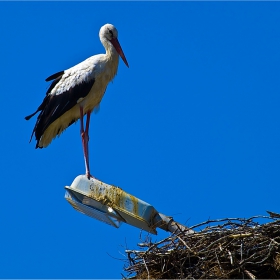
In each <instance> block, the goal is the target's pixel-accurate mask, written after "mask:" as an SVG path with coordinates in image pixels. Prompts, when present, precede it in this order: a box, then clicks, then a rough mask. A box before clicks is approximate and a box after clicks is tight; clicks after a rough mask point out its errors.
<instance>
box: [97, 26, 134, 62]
mask: <svg viewBox="0 0 280 280" xmlns="http://www.w3.org/2000/svg"><path fill="white" fill-rule="evenodd" d="M99 37H100V40H101V42H102V43H103V45H104V47H105V48H106V49H107V47H106V45H107V42H108V41H109V42H110V43H111V44H112V45H113V47H114V48H115V50H116V51H117V53H118V54H119V55H120V57H121V58H122V60H123V62H124V63H125V64H126V66H127V67H129V66H128V62H127V60H126V58H125V55H124V53H123V50H122V48H121V45H120V43H119V41H118V30H117V28H116V27H115V26H114V25H112V24H110V23H107V24H105V25H103V26H102V27H101V28H100V31H99Z"/></svg>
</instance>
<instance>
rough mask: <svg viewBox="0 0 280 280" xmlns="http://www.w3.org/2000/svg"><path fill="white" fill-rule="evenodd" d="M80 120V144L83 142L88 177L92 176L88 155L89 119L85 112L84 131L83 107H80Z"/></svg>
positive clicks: (88, 114)
mask: <svg viewBox="0 0 280 280" xmlns="http://www.w3.org/2000/svg"><path fill="white" fill-rule="evenodd" d="M80 121H81V137H82V144H83V151H84V159H85V166H86V175H87V177H88V178H90V177H93V176H91V174H90V170H89V156H88V141H89V136H88V131H89V121H90V113H89V112H88V113H87V122H86V130H85V131H84V111H83V107H80Z"/></svg>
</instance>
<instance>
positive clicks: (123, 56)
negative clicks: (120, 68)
mask: <svg viewBox="0 0 280 280" xmlns="http://www.w3.org/2000/svg"><path fill="white" fill-rule="evenodd" d="M111 43H112V45H113V46H114V48H115V49H116V51H117V52H118V54H119V55H120V57H121V58H122V60H123V62H124V63H125V65H126V66H127V67H129V65H128V62H127V60H126V58H125V55H124V53H123V50H122V47H121V45H120V43H119V41H118V39H117V38H113V39H112V40H111Z"/></svg>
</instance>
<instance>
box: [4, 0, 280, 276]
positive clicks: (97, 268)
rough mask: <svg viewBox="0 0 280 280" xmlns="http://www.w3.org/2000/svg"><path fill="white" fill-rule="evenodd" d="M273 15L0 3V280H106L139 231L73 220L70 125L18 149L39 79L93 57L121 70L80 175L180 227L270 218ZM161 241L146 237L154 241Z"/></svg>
mask: <svg viewBox="0 0 280 280" xmlns="http://www.w3.org/2000/svg"><path fill="white" fill-rule="evenodd" d="M279 15H280V3H279V2H269V3H265V2H254V3H252V2H206V3H205V2H198V3H194V2H176V3H172V2H25V3H20V2H10V3H9V2H1V3H0V24H1V26H2V28H1V36H0V44H1V81H2V82H1V104H2V106H1V119H2V121H1V128H2V129H1V131H2V134H1V135H2V145H1V147H0V149H1V157H0V162H1V171H2V172H1V181H2V182H1V197H2V199H1V228H0V231H1V241H0V242H1V250H0V260H1V268H0V277H1V278H119V277H121V273H124V272H123V265H124V263H123V262H122V261H119V260H116V259H115V258H117V259H123V258H124V256H123V255H122V254H123V253H124V250H125V248H126V247H128V248H130V249H133V248H136V244H137V242H139V236H140V231H139V230H138V229H135V228H132V227H130V226H128V225H126V224H123V225H122V227H121V228H120V229H115V228H113V227H110V226H107V225H105V224H102V223H100V222H98V221H95V220H93V219H91V218H89V217H87V216H85V215H82V214H80V213H78V212H76V211H74V209H73V208H72V207H71V206H70V205H69V204H68V203H67V202H66V200H65V199H64V193H65V190H64V186H66V185H70V184H71V182H72V181H73V179H74V178H75V177H76V176H77V175H79V174H83V173H84V171H85V169H84V161H83V153H82V145H81V140H80V135H79V123H77V124H76V125H72V126H71V127H70V128H69V129H68V130H67V131H66V132H65V133H63V134H62V135H61V137H59V138H58V139H56V140H54V141H53V142H52V144H51V145H50V146H49V147H48V148H46V149H42V150H35V149H34V147H35V141H34V140H33V141H32V143H31V144H29V143H28V141H29V137H30V134H31V132H32V129H33V126H34V124H35V119H34V118H33V119H31V120H30V121H29V122H27V121H25V120H24V116H26V115H28V114H30V113H32V112H34V110H35V109H36V108H37V106H38V105H39V104H40V103H41V101H42V99H43V98H44V96H45V92H46V90H47V88H48V84H47V83H46V82H45V81H44V80H45V78H46V77H48V76H49V75H51V74H53V73H55V72H57V71H60V70H64V69H67V68H69V67H71V66H73V65H75V64H77V63H79V62H80V61H82V60H84V59H86V58H87V57H89V56H91V55H94V54H97V53H102V52H104V49H103V46H102V45H101V43H100V41H99V38H98V32H99V28H100V27H101V26H102V25H103V24H105V23H112V24H114V25H115V26H116V27H117V28H118V31H119V41H120V43H121V45H122V48H123V50H124V52H125V55H126V57H127V60H128V62H129V65H130V68H127V67H126V66H125V65H124V63H123V62H122V61H120V65H119V70H118V75H117V76H116V78H115V79H114V82H113V83H111V84H110V85H109V86H108V88H107V92H106V94H105V96H104V98H103V101H102V103H101V108H100V111H99V113H98V114H95V115H93V116H92V119H91V121H92V122H91V130H90V158H91V169H92V173H93V175H95V176H96V177H97V178H99V179H101V180H103V181H104V182H106V183H110V184H115V185H117V186H120V187H121V188H123V189H124V190H125V191H127V192H129V193H131V194H133V195H135V196H137V197H139V198H141V199H142V200H144V201H147V202H148V203H151V204H152V205H154V206H155V207H156V209H157V210H158V211H160V212H162V213H164V214H166V215H173V216H174V218H175V219H176V220H177V221H179V222H181V223H186V224H187V225H194V224H196V223H199V222H202V221H205V220H207V219H208V218H213V219H215V218H224V217H250V216H252V215H258V214H261V215H262V214H266V213H265V210H271V211H274V212H280V209H279V194H280V191H279V186H280V176H279V167H280V166H279V156H280V153H279V143H280V133H279V121H280V118H279V103H280V97H279V95H280V82H279V81H280V29H279V26H280V17H279ZM166 236H168V233H165V232H163V231H160V232H159V235H158V236H155V237H154V239H153V240H160V239H162V238H164V237H166Z"/></svg>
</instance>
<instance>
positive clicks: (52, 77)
mask: <svg viewBox="0 0 280 280" xmlns="http://www.w3.org/2000/svg"><path fill="white" fill-rule="evenodd" d="M63 74H64V71H59V72H57V73H55V74H53V75H51V76H49V77H48V78H47V79H46V82H49V81H51V80H54V79H56V78H58V77H60V76H62V75H63Z"/></svg>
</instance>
